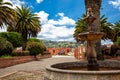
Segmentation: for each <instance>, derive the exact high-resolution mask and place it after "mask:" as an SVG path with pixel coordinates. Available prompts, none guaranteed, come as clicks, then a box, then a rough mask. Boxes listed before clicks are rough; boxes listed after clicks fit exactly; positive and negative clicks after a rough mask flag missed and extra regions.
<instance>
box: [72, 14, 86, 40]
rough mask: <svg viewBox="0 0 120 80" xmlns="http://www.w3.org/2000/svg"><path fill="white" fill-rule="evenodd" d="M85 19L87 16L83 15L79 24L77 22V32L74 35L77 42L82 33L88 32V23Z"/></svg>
mask: <svg viewBox="0 0 120 80" xmlns="http://www.w3.org/2000/svg"><path fill="white" fill-rule="evenodd" d="M84 18H85V14H83V15H82V18H80V19H79V20H78V21H77V22H76V26H75V31H74V34H73V37H74V38H75V40H76V41H77V42H78V41H79V38H78V35H79V33H82V32H86V31H87V27H86V23H85V21H84V20H83V19H84Z"/></svg>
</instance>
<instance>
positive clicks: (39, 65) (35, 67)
mask: <svg viewBox="0 0 120 80" xmlns="http://www.w3.org/2000/svg"><path fill="white" fill-rule="evenodd" d="M71 61H77V60H76V59H75V58H74V57H73V56H53V57H52V58H48V59H42V60H40V61H32V62H28V63H24V64H18V65H15V66H11V67H7V68H2V69H0V77H3V78H1V79H0V80H8V79H6V77H5V76H7V75H9V74H13V73H15V74H13V76H14V77H17V74H19V75H21V76H24V77H26V76H28V77H29V75H30V76H31V75H32V76H33V77H31V78H35V77H36V75H39V77H40V74H42V75H43V73H44V72H45V66H47V65H50V64H55V63H61V62H71ZM23 74H24V75H23ZM25 75H26V76H25ZM13 76H12V77H13ZM36 78H38V77H36ZM36 78H35V79H31V80H39V79H36ZM29 79H30V78H29ZM9 80H12V79H9ZM14 80H16V79H14ZM19 80H28V79H27V78H26V79H19ZM41 80H42V79H41Z"/></svg>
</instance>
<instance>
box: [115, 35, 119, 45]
mask: <svg viewBox="0 0 120 80" xmlns="http://www.w3.org/2000/svg"><path fill="white" fill-rule="evenodd" d="M115 44H116V45H119V46H120V37H118V38H117V41H116V42H115Z"/></svg>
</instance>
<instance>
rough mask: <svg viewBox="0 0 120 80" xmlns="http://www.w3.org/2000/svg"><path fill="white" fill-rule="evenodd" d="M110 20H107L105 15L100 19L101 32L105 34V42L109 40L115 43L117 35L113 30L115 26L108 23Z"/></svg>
mask: <svg viewBox="0 0 120 80" xmlns="http://www.w3.org/2000/svg"><path fill="white" fill-rule="evenodd" d="M107 19H108V18H105V15H102V16H101V17H100V31H101V32H104V35H103V38H102V39H103V40H108V39H110V40H111V41H113V39H114V35H115V31H114V30H113V28H112V27H113V25H112V24H111V23H110V22H108V21H107Z"/></svg>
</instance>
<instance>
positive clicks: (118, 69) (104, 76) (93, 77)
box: [44, 61, 120, 80]
mask: <svg viewBox="0 0 120 80" xmlns="http://www.w3.org/2000/svg"><path fill="white" fill-rule="evenodd" d="M98 64H99V67H102V68H106V69H107V68H110V69H108V70H100V71H87V70H74V69H72V70H71V69H70V70H69V69H67V68H70V67H81V68H85V67H86V66H87V61H86V62H66V63H58V64H53V65H49V66H47V67H46V74H45V77H44V80H120V62H119V61H98ZM112 68H113V70H112Z"/></svg>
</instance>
